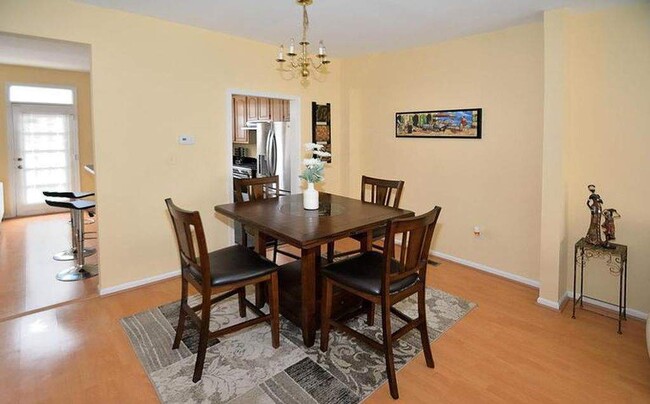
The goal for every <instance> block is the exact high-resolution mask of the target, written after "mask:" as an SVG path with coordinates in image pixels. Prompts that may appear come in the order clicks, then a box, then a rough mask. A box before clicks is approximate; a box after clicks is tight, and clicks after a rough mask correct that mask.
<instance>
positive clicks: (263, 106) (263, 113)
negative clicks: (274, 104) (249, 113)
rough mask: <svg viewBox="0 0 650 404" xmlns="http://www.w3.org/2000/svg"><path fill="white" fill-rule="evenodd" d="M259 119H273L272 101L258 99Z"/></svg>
mask: <svg viewBox="0 0 650 404" xmlns="http://www.w3.org/2000/svg"><path fill="white" fill-rule="evenodd" d="M257 119H271V99H270V98H258V99H257Z"/></svg>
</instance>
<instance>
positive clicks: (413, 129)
mask: <svg viewBox="0 0 650 404" xmlns="http://www.w3.org/2000/svg"><path fill="white" fill-rule="evenodd" d="M414 117H416V118H414ZM468 117H471V119H470V120H468V119H467V118H468ZM463 118H464V120H465V121H464V122H466V123H465V124H463ZM420 120H423V121H426V123H422V124H420ZM414 121H415V122H414ZM409 125H410V128H409ZM482 132H483V108H460V109H441V110H434V111H410V112H396V113H395V137H398V138H416V139H417V138H429V139H481V138H482V136H483V133H482Z"/></svg>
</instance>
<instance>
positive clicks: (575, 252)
mask: <svg viewBox="0 0 650 404" xmlns="http://www.w3.org/2000/svg"><path fill="white" fill-rule="evenodd" d="M577 272H578V247H575V248H574V249H573V314H572V315H571V318H576V273H577Z"/></svg>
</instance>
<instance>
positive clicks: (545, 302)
mask: <svg viewBox="0 0 650 404" xmlns="http://www.w3.org/2000/svg"><path fill="white" fill-rule="evenodd" d="M396 244H397V243H396ZM429 254H431V255H433V256H435V257H440V258H442V259H445V260H447V261H452V262H456V263H458V264H461V265H465V266H468V267H470V268H474V269H478V270H479V271H483V272H487V273H490V274H493V275H496V276H499V277H502V278H506V279H509V280H511V281H515V282H519V283H523V284H524V285H528V286H532V287H534V288H537V289H539V281H537V280H535V279H530V278H526V277H524V276H521V275H516V274H513V273H510V272H506V271H502V270H500V269H496V268H492V267H489V266H487V265H483V264H479V263H477V262H472V261H469V260H466V259H464V258H458V257H454V256H453V255H449V254H445V253H442V252H440V251H434V250H431V251H430V252H429ZM572 298H573V292H572V291H570V290H568V291H566V293H565V294H564V296H562V298H561V299H560V300H559V301H557V302H556V301H553V300H549V299H544V298H543V297H538V298H537V303H538V304H540V305H542V306H544V307H548V308H550V309H553V310H556V311H559V310H560V308H561V307H562V306H563V305H564V302H565V301H566V300H567V299H572ZM585 303H589V304H592V305H594V306H598V307H602V308H604V309H608V310H611V311H615V312H616V311H618V307H617V306H616V305H613V304H608V303H603V302H599V301H598V300H594V299H590V298H588V297H585ZM626 311H627V315H628V316H630V317H634V318H638V319H641V320H647V319H648V313H645V312H643V311H641V310H636V309H631V308H629V307H628V308H627V310H626Z"/></svg>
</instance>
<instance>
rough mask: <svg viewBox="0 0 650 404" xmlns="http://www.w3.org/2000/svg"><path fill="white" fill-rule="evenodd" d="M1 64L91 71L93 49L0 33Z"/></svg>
mask: <svg viewBox="0 0 650 404" xmlns="http://www.w3.org/2000/svg"><path fill="white" fill-rule="evenodd" d="M0 64H8V65H22V66H33V67H44V68H48V69H60V70H75V71H82V72H89V71H90V46H89V45H85V44H80V43H74V42H65V41H56V40H53V39H44V38H36V37H30V36H22V35H13V34H5V33H2V32H0Z"/></svg>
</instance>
